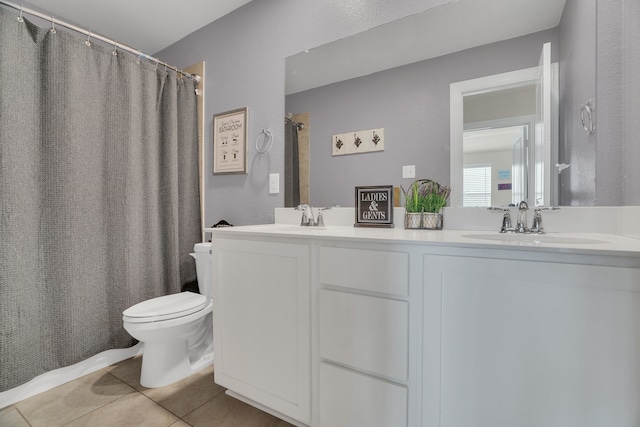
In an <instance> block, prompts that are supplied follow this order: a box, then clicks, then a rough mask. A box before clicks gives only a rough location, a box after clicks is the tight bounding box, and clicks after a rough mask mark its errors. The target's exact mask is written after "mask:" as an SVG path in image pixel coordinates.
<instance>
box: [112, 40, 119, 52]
mask: <svg viewBox="0 0 640 427" xmlns="http://www.w3.org/2000/svg"><path fill="white" fill-rule="evenodd" d="M111 54H112V55H113V56H117V55H118V40H114V41H113V52H111Z"/></svg>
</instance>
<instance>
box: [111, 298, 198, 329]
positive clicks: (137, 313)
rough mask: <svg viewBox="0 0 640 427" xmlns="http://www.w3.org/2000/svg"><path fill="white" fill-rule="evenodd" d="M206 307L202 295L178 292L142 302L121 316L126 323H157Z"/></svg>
mask: <svg viewBox="0 0 640 427" xmlns="http://www.w3.org/2000/svg"><path fill="white" fill-rule="evenodd" d="M206 305H207V298H206V297H205V296H204V295H201V294H196V293H193V292H180V293H179V294H171V295H165V296H162V297H157V298H153V299H150V300H146V301H142V302H140V303H138V304H136V305H134V306H132V307H129V308H127V309H126V310H125V311H124V312H123V313H122V314H123V318H124V319H125V320H127V321H128V322H134V323H141V322H157V321H159V320H169V319H174V318H176V317H182V316H186V315H188V314H191V313H195V312H196V311H200V310H202V309H203V308H204V307H205V306H206Z"/></svg>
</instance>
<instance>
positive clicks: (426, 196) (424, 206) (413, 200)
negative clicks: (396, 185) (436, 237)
mask: <svg viewBox="0 0 640 427" xmlns="http://www.w3.org/2000/svg"><path fill="white" fill-rule="evenodd" d="M402 191H403V193H404V200H405V203H404V208H405V222H404V226H405V228H426V229H430V230H441V229H442V213H441V210H442V208H443V207H444V206H445V205H446V204H447V200H448V199H449V194H450V193H451V189H450V188H449V187H447V186H445V185H440V184H439V183H437V182H435V181H432V180H430V179H418V180H416V181H414V182H413V183H412V184H411V185H410V186H409V188H408V190H406V191H405V189H404V188H402Z"/></svg>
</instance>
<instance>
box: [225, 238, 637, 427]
mask: <svg viewBox="0 0 640 427" xmlns="http://www.w3.org/2000/svg"><path fill="white" fill-rule="evenodd" d="M264 227H266V228H264V229H262V228H257V229H256V228H253V229H252V228H249V227H247V229H246V230H247V232H243V228H242V227H241V228H240V229H239V230H238V231H235V230H229V231H220V232H215V233H214V235H213V255H214V257H213V258H214V265H213V270H214V294H213V297H214V357H215V380H216V382H217V383H219V384H221V385H223V386H224V387H227V388H228V389H229V390H230V394H232V395H233V396H236V397H238V398H241V399H243V400H245V401H247V402H249V403H251V404H254V405H256V406H258V407H260V408H262V409H265V410H267V411H269V412H271V413H273V414H275V415H277V416H280V417H281V418H284V419H286V420H288V421H290V422H293V423H294V424H296V425H300V426H304V425H308V426H313V427H320V426H321V427H341V426H348V427H359V426H362V427H377V426H380V427H405V426H406V427H418V426H422V427H431V426H438V427H485V426H490V427H511V426H523V427H538V426H545V427H547V426H563V427H564V426H580V427H584V426H586V427H589V426H594V427H595V426H607V427H609V426H612V427H623V426H637V425H640V242H635V241H633V240H631V241H629V240H622V238H617V240H616V238H612V240H613V241H614V243H612V244H611V245H612V246H609V247H607V246H605V245H604V244H601V245H600V246H595V244H593V245H592V246H587V245H581V246H576V247H571V246H567V247H559V246H558V245H557V244H556V246H549V247H533V246H532V247H522V246H514V245H508V243H507V244H500V243H492V242H488V243H487V242H485V243H471V242H477V241H473V240H471V241H470V239H468V238H466V237H465V236H466V235H467V234H468V232H460V233H459V235H458V234H455V232H453V231H452V232H448V233H447V232H446V231H445V232H440V233H438V232H426V231H425V232H422V233H417V232H415V231H404V230H385V231H384V232H382V231H374V230H353V229H347V228H345V229H336V230H335V231H331V230H309V231H306V230H302V231H301V230H299V229H294V230H293V231H292V232H290V233H289V232H287V231H278V230H279V229H278V228H277V226H274V227H273V228H269V227H268V226H264ZM252 230H257V231H255V232H253V231H252ZM421 239H423V240H421ZM430 239H431V240H430ZM613 245H618V246H613ZM620 247H623V248H625V249H624V250H619V249H618V248H620ZM592 248H593V249H592Z"/></svg>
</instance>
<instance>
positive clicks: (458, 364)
mask: <svg viewBox="0 0 640 427" xmlns="http://www.w3.org/2000/svg"><path fill="white" fill-rule="evenodd" d="M487 255H489V256H490V253H489V254H487V253H485V254H482V255H480V256H487ZM525 255H526V253H525ZM533 255H534V256H536V255H537V256H538V257H539V256H540V254H535V253H534V254H533ZM544 258H546V259H547V260H546V261H524V260H507V259H487V258H481V257H460V256H438V255H425V256H424V271H423V279H424V280H423V281H424V307H423V312H424V320H423V321H424V340H423V375H424V377H423V384H424V386H423V396H424V400H423V410H424V418H423V424H422V425H423V426H425V427H427V426H434V425H435V426H441V427H463V426H464V427H474V426H478V427H480V426H492V427H500V426H505V427H506V426H523V427H527V426H531V427H533V426H580V427H584V426H594V427H595V426H620V427H622V426H632V425H640V374H639V373H640V292H639V291H640V269H639V268H638V264H637V260H636V261H635V268H626V267H622V266H618V267H612V266H606V265H597V264H598V263H601V262H602V257H594V256H580V257H576V256H571V255H570V256H563V255H562V254H556V255H553V256H546V257H544ZM567 261H569V262H567ZM609 261H611V259H609ZM614 261H615V260H614ZM576 262H580V263H576ZM623 264H624V263H623ZM630 264H633V263H630Z"/></svg>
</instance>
